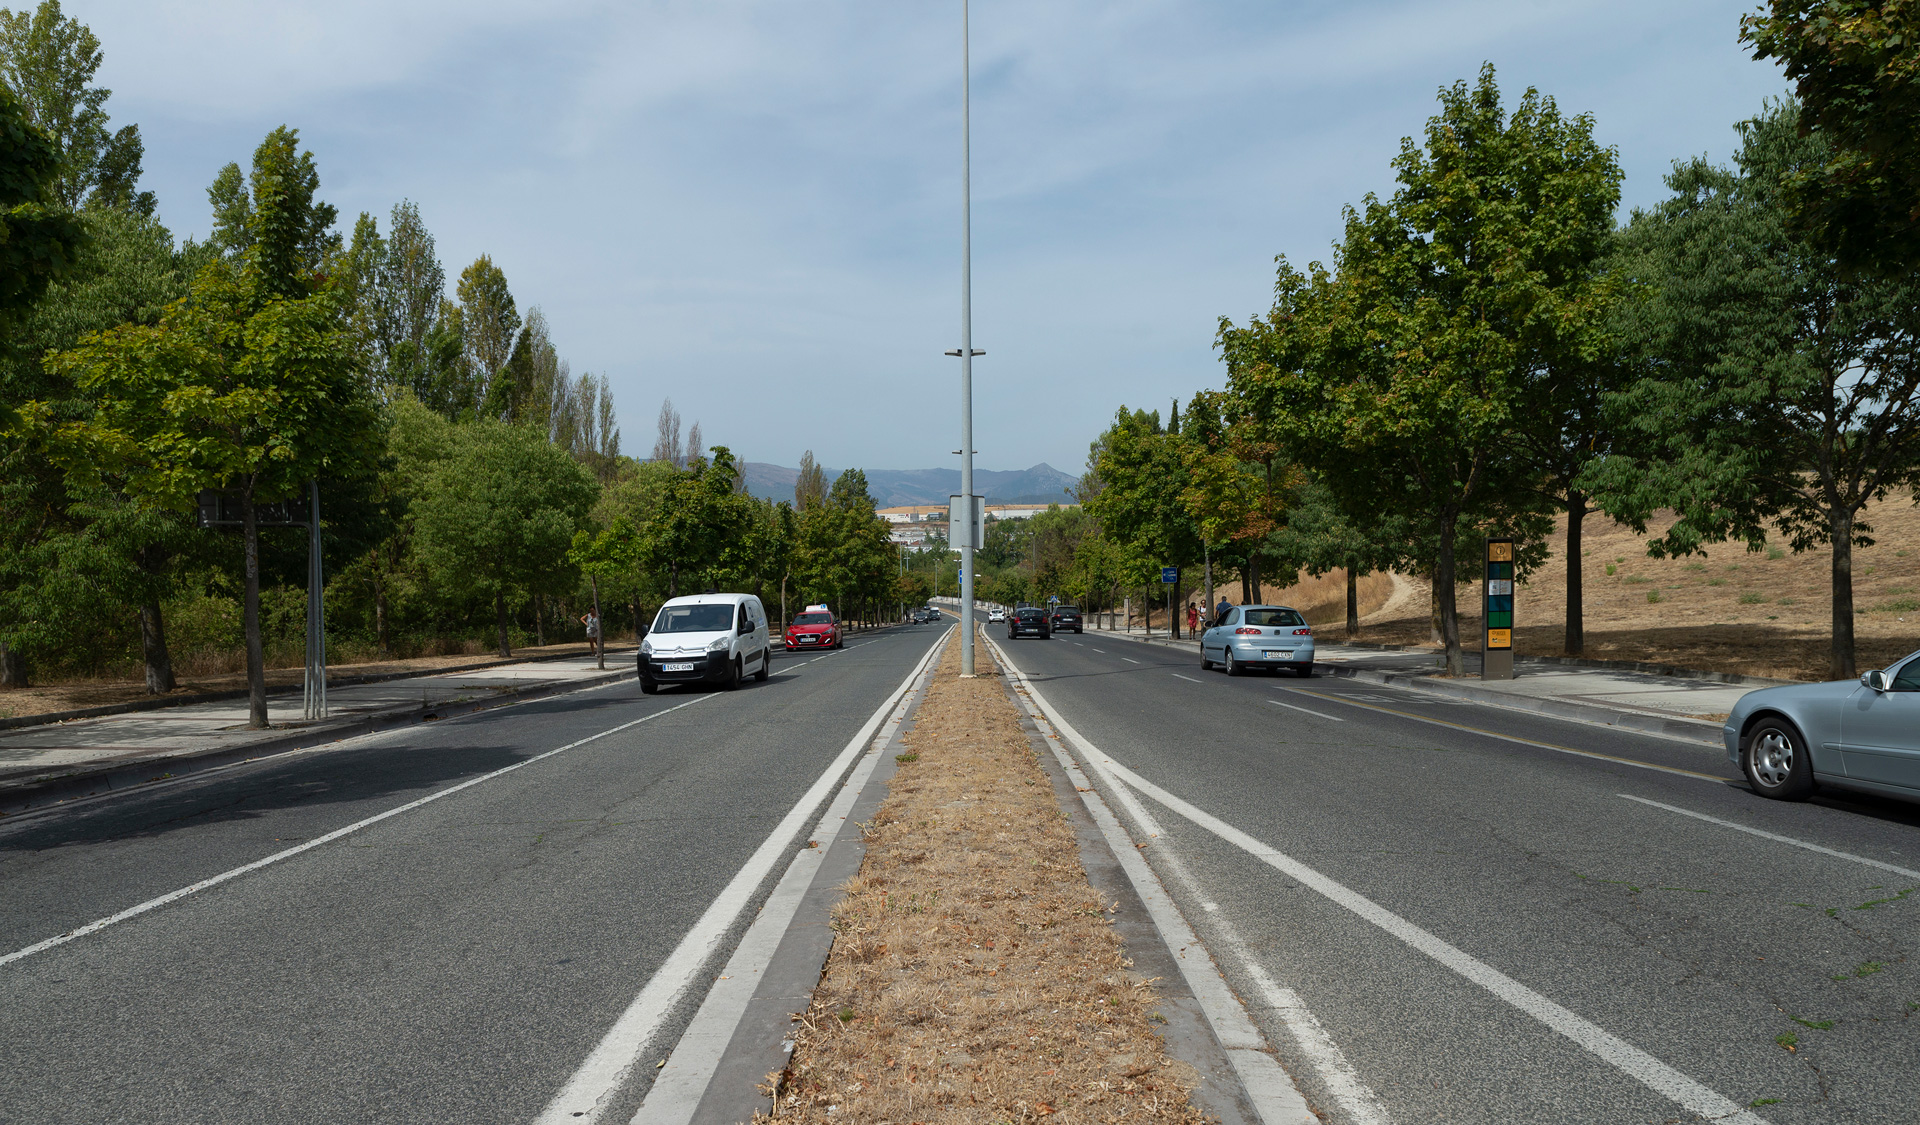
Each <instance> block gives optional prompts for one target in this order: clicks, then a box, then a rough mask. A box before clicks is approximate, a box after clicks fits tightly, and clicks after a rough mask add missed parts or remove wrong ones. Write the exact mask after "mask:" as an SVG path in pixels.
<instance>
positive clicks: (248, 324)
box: [38, 127, 378, 727]
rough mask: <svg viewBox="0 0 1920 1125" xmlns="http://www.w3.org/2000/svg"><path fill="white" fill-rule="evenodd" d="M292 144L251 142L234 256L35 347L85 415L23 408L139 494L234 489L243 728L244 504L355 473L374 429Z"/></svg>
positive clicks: (251, 577) (255, 606) (251, 640)
mask: <svg viewBox="0 0 1920 1125" xmlns="http://www.w3.org/2000/svg"><path fill="white" fill-rule="evenodd" d="M298 146H299V136H298V134H297V133H295V132H294V131H293V130H291V129H288V128H285V127H282V128H279V129H276V130H274V131H273V132H272V133H269V134H268V135H267V138H266V140H264V141H263V142H261V145H260V147H259V149H258V150H257V151H256V152H255V153H254V160H253V174H252V177H251V181H250V186H251V194H250V197H249V199H248V201H247V202H248V206H247V207H246V208H245V214H246V221H247V227H246V229H245V231H244V232H243V235H241V236H239V237H236V238H235V239H234V240H233V241H234V242H236V243H239V244H243V245H244V246H245V249H244V251H243V252H242V257H241V258H240V259H239V260H238V261H233V260H228V259H223V260H220V261H216V262H213V263H210V264H208V265H207V266H206V267H205V268H203V269H202V270H201V272H200V274H199V276H198V277H197V278H195V280H194V282H193V285H192V288H191V290H190V294H189V296H188V298H187V299H186V300H185V301H183V302H179V303H176V304H174V305H171V306H169V307H168V308H167V309H166V311H165V312H164V313H163V314H162V315H161V317H160V320H159V323H157V324H154V325H143V324H137V323H133V324H124V325H121V326H119V327H117V328H113V329H109V330H107V331H104V332H98V333H94V334H92V335H89V336H87V337H86V338H84V339H82V340H81V341H80V342H79V344H78V345H77V346H75V347H74V348H72V349H71V350H69V351H66V352H62V353H59V354H57V355H55V356H53V357H51V358H50V359H49V361H48V362H49V365H50V366H51V367H52V368H53V369H55V370H56V371H58V372H59V373H61V374H63V375H65V376H66V377H68V378H71V379H73V380H74V382H75V383H76V385H78V387H79V388H80V389H81V390H82V391H83V392H85V393H86V394H88V395H89V396H90V397H91V398H92V400H93V402H94V403H95V412H94V414H93V416H92V417H90V418H86V419H77V420H74V421H71V422H66V423H60V422H58V420H57V419H56V418H53V417H52V416H51V414H50V412H49V411H47V410H46V409H45V406H44V404H39V406H40V409H39V410H38V413H39V415H40V419H41V421H42V423H43V424H48V425H50V426H51V428H52V429H53V431H54V442H55V445H56V447H57V448H58V449H60V450H61V451H62V452H61V456H62V458H63V460H64V461H65V462H66V463H67V464H69V465H75V464H87V463H93V464H96V465H103V466H107V467H109V468H110V469H111V470H112V471H114V472H115V473H116V474H118V475H119V476H120V477H121V478H122V479H123V480H124V481H125V488H126V491H127V492H128V494H129V495H132V496H134V497H137V498H139V499H140V500H141V501H142V502H143V503H144V504H147V505H148V506H151V507H161V508H171V509H174V510H176V511H185V510H188V509H190V507H191V506H192V505H193V503H194V497H195V494H196V493H197V492H198V491H199V490H201V489H204V488H221V487H224V488H230V489H233V490H235V491H236V492H237V493H238V495H239V500H240V509H241V517H242V540H243V549H244V555H245V559H244V569H245V587H246V589H245V622H246V624H245V628H246V646H247V680H248V691H249V716H250V722H251V724H252V725H253V726H256V727H264V726H265V725H266V722H267V702H266V675H265V663H264V658H263V654H262V651H261V635H260V565H259V560H260V555H259V526H258V518H257V504H258V502H260V501H262V500H277V499H285V498H290V497H295V496H298V495H300V494H301V493H302V491H303V488H304V485H305V484H306V482H307V481H308V480H310V479H313V478H316V477H321V476H329V477H336V478H353V477H359V476H363V475H364V474H365V473H367V472H368V471H369V470H370V459H369V456H368V455H369V453H370V452H371V450H370V448H369V447H370V443H371V442H372V441H373V440H375V439H376V437H377V434H378V429H377V426H376V419H375V414H374V410H373V406H372V403H371V401H370V400H369V399H368V397H367V395H366V393H365V383H364V381H363V378H362V376H361V373H360V371H359V369H358V367H357V364H356V360H357V358H358V353H357V350H356V348H355V346H354V339H353V334H352V331H351V328H350V326H349V324H348V320H347V317H348V313H349V309H348V308H347V307H346V304H345V302H344V301H343V300H342V299H341V297H340V294H339V292H338V289H337V287H336V286H335V285H334V284H333V283H332V282H331V281H330V280H329V279H328V278H327V276H326V275H325V274H324V273H322V272H320V270H319V267H320V266H321V265H322V264H323V262H322V261H321V260H319V259H317V258H315V257H314V256H313V252H314V248H315V247H316V245H325V244H327V240H326V239H325V237H324V236H322V237H320V238H316V236H315V233H314V224H315V222H316V218H315V216H316V215H317V214H322V213H324V214H331V213H332V209H331V208H328V207H325V206H324V205H321V204H318V203H317V202H316V201H315V200H314V198H313V193H314V190H315V189H316V188H317V186H318V176H317V174H315V172H314V170H313V160H312V154H311V153H302V152H300V151H299V147H298Z"/></svg>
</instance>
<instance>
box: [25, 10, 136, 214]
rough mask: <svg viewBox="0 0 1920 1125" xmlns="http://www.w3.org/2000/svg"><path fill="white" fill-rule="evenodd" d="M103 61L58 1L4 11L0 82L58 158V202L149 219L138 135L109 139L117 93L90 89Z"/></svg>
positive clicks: (131, 129) (91, 38)
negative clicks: (110, 102) (113, 98)
mask: <svg viewBox="0 0 1920 1125" xmlns="http://www.w3.org/2000/svg"><path fill="white" fill-rule="evenodd" d="M100 58H101V56H100V40H99V39H98V38H97V37H96V36H95V35H94V34H93V32H92V31H90V30H88V29H87V26H86V25H85V24H83V23H81V22H80V21H78V20H75V19H69V18H67V17H66V16H65V15H63V14H62V13H61V11H60V2H59V0H42V3H41V4H40V6H39V7H38V8H37V9H35V10H34V11H33V12H32V13H31V14H29V13H27V12H24V11H21V12H13V11H9V10H7V9H5V8H0V81H4V82H5V83H6V86H7V88H8V89H10V90H12V91H13V93H14V95H15V96H17V97H18V98H19V99H20V100H21V102H22V104H23V105H24V107H25V109H26V112H27V119H28V120H29V121H31V122H32V123H33V124H34V125H35V126H37V127H38V128H39V129H40V131H41V132H42V133H44V134H45V135H46V137H47V139H48V140H50V141H52V142H53V146H54V150H55V151H56V152H57V153H58V154H59V159H60V175H59V178H58V179H57V180H56V181H55V182H54V186H53V196H54V199H55V200H56V201H58V202H59V203H60V205H61V206H63V207H65V208H66V209H67V210H69V211H74V210H78V209H79V208H80V207H81V206H82V204H85V205H87V206H91V207H113V208H118V209H121V210H127V211H133V212H136V213H138V214H141V215H151V214H153V207H154V199H153V193H152V192H150V191H137V190H136V187H137V186H138V183H139V180H140V164H141V160H142V158H143V157H144V156H145V154H146V146H145V145H144V144H143V143H142V142H141V140H140V127H139V126H137V125H125V126H122V127H121V128H120V129H119V130H118V131H116V132H109V131H108V127H107V111H106V102H107V99H108V98H109V97H111V96H112V95H113V91H111V90H108V89H106V88H105V87H102V86H94V85H91V83H92V81H93V76H94V73H95V72H96V71H98V70H99V69H100Z"/></svg>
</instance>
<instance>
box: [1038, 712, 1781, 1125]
mask: <svg viewBox="0 0 1920 1125" xmlns="http://www.w3.org/2000/svg"><path fill="white" fill-rule="evenodd" d="M1022 679H1023V680H1025V677H1024V676H1023V677H1022ZM1026 686H1027V691H1028V695H1029V697H1030V698H1031V699H1032V700H1033V701H1034V703H1035V704H1036V705H1038V706H1039V707H1040V708H1041V709H1042V710H1043V711H1044V712H1046V715H1047V717H1048V718H1049V719H1051V720H1052V721H1053V726H1054V729H1055V730H1056V731H1058V732H1059V733H1060V734H1061V736H1062V737H1063V738H1070V739H1071V740H1072V741H1073V742H1074V743H1075V744H1076V745H1077V746H1079V747H1080V749H1081V750H1082V752H1083V753H1085V754H1086V755H1087V760H1088V763H1089V764H1090V765H1092V766H1093V767H1094V768H1095V769H1096V770H1097V771H1099V772H1101V773H1103V774H1104V775H1106V776H1108V777H1111V778H1113V779H1114V780H1115V781H1116V782H1124V783H1125V784H1126V785H1128V786H1131V787H1133V788H1135V789H1138V790H1139V791H1140V792H1142V793H1144V794H1146V795H1147V796H1149V797H1151V798H1153V799H1154V800H1155V801H1158V802H1159V803H1160V804H1162V805H1165V806H1166V807H1167V808H1169V809H1172V810H1173V811H1174V812H1176V813H1178V814H1179V815H1180V816H1182V817H1185V818H1186V819H1188V820H1190V821H1192V822H1193V823H1194V824H1197V825H1199V826H1200V827H1202V828H1205V829H1206V830H1207V831H1209V832H1212V833H1213V834H1214V835H1216V836H1218V837H1220V838H1221V839H1223V840H1226V841H1227V842H1229V843H1231V844H1234V845H1235V846H1237V847H1239V848H1240V849H1241V850H1243V851H1245V852H1246V853H1247V854H1249V855H1252V856H1253V857H1255V858H1256V859H1259V860H1261V861H1262V862H1264V863H1266V864H1267V865H1268V866H1270V867H1273V868H1274V869H1276V870H1278V871H1280V872H1282V873H1284V874H1286V875H1288V876H1289V877H1291V878H1292V879H1293V880H1294V881H1296V882H1298V883H1300V884H1301V885H1302V886H1305V887H1308V888H1310V889H1311V890H1313V891H1315V892H1317V893H1319V894H1320V895H1322V896H1323V897H1325V898H1327V899H1329V900H1331V901H1332V902H1334V903H1335V904H1337V905H1339V906H1342V907H1344V908H1346V909H1347V910H1350V911H1352V912H1353V913H1354V914H1357V915H1359V916H1360V917H1361V918H1364V919H1366V920H1367V921H1368V922H1371V923H1372V924H1373V925H1375V926H1377V927H1379V928H1380V929H1382V930H1385V931H1386V932H1387V933H1389V934H1392V935H1393V936H1394V937H1396V938H1398V939H1400V940H1401V941H1402V942H1404V943H1405V944H1407V945H1409V946H1411V947H1413V948H1414V949H1417V950H1419V951H1420V952H1421V953H1424V954H1426V955H1427V956H1428V957H1431V958H1432V959H1434V960H1435V961H1438V962H1440V964H1442V965H1445V966H1446V967H1447V968H1449V969H1451V970H1453V971H1454V972H1455V973H1458V974H1459V975H1460V976H1462V977H1465V978H1466V979H1467V980H1469V981H1472V982H1473V983H1475V984H1477V985H1479V986H1480V987H1482V988H1484V989H1486V990H1487V991H1489V992H1491V993H1493V994H1494V995H1495V996H1498V997H1499V998H1500V999H1502V1000H1505V1001H1506V1002H1507V1003H1509V1004H1511V1005H1513V1006H1514V1007H1516V1008H1518V1009H1520V1010H1521V1011H1522V1012H1525V1013H1526V1014H1527V1015H1530V1016H1532V1017H1533V1018H1534V1019H1536V1020H1539V1021H1540V1022H1541V1023H1543V1024H1546V1025H1547V1026H1548V1027H1550V1028H1552V1029H1553V1030H1554V1031H1557V1032H1559V1033H1560V1034H1561V1035H1564V1036H1566V1037H1567V1038H1568V1039H1570V1040H1572V1041H1573V1042H1574V1043H1576V1044H1578V1045H1579V1046H1581V1047H1583V1048H1585V1049H1586V1050H1587V1051H1589V1052H1591V1053H1592V1054H1594V1055H1595V1056H1597V1057H1598V1058H1599V1059H1601V1060H1602V1061H1603V1062H1605V1063H1607V1064H1608V1065H1610V1066H1612V1067H1614V1068H1615V1069H1617V1070H1619V1071H1620V1072H1622V1073H1623V1074H1626V1075H1627V1076H1629V1077H1631V1078H1633V1079H1635V1080H1637V1081H1639V1082H1640V1083H1642V1084H1643V1085H1645V1086H1647V1087H1648V1088H1649V1089H1651V1090H1653V1091H1655V1092H1656V1093H1659V1094H1662V1095H1664V1096H1665V1097H1667V1098H1670V1099H1672V1100H1673V1101H1675V1102H1677V1103H1679V1105H1680V1106H1682V1107H1683V1108H1685V1109H1687V1110H1688V1111H1690V1112H1692V1113H1695V1114H1698V1115H1700V1116H1702V1117H1709V1118H1712V1119H1714V1120H1716V1121H1725V1122H1732V1123H1734V1125H1766V1123H1765V1120H1764V1119H1763V1118H1761V1117H1758V1116H1756V1115H1755V1114H1753V1113H1750V1112H1748V1111H1747V1110H1746V1109H1743V1108H1742V1107H1740V1106H1739V1105H1737V1104H1735V1103H1734V1102H1733V1101H1731V1100H1729V1099H1728V1098H1727V1097H1725V1096H1724V1095H1722V1094H1720V1093H1717V1092H1716V1091H1714V1090H1711V1089H1709V1088H1707V1087H1706V1086H1703V1085H1701V1084H1700V1083H1698V1082H1695V1081H1694V1080H1693V1079H1691V1078H1689V1077H1687V1076H1686V1075H1684V1074H1682V1073H1680V1072H1679V1071H1678V1070H1675V1069H1674V1068H1673V1067H1671V1066H1668V1065H1667V1064H1666V1063H1664V1062H1661V1061H1660V1060H1659V1059H1657V1058H1654V1057H1653V1056H1652V1055H1650V1054H1648V1053H1647V1052H1645V1051H1643V1050H1641V1049H1640V1048H1638V1047H1636V1046H1634V1045H1633V1044H1631V1043H1628V1042H1627V1041H1625V1040H1624V1039H1620V1038H1619V1037H1617V1036H1615V1035H1613V1034H1612V1033H1610V1032H1608V1031H1606V1030H1605V1029H1604V1028H1602V1027H1600V1026H1599V1025H1598V1024H1596V1023H1593V1022H1592V1021H1591V1020H1588V1019H1585V1018H1584V1017H1582V1016H1579V1015H1576V1014H1574V1013H1573V1012H1572V1011H1569V1010H1568V1009H1566V1008H1564V1007H1562V1006H1560V1005H1559V1004H1556V1003H1554V1002H1553V1001H1551V1000H1549V999H1547V998H1546V997H1545V996H1542V995H1540V994H1539V993H1538V992H1535V991H1534V990H1532V989H1531V988H1528V987H1527V986H1526V985H1523V984H1521V983H1520V982H1519V981H1516V980H1514V979H1513V978H1512V977H1509V976H1507V975H1506V974H1505V973H1502V972H1501V971H1499V970H1498V969H1495V968H1494V967H1493V966H1491V965H1488V964H1487V963H1486V962H1484V961H1481V960H1479V959H1478V958H1476V957H1473V956H1472V955H1470V954H1468V953H1466V952H1465V951H1463V950H1461V949H1459V948H1457V947H1455V946H1453V945H1451V944H1449V943H1447V942H1445V941H1443V940H1441V939H1440V938H1439V937H1437V936H1435V935H1434V934H1432V933H1429V932H1428V931H1426V930H1424V929H1422V928H1420V927H1419V926H1416V925H1414V924H1413V923H1412V922H1409V921H1408V920H1406V919H1405V918H1402V917H1400V916H1399V915H1398V914H1395V913H1393V912H1392V911H1390V910H1387V909H1386V908H1385V907H1383V906H1381V905H1379V904H1378V903H1376V902H1374V901H1373V900H1371V899H1369V898H1367V897H1366V896H1364V895H1361V894H1359V893H1358V892H1356V891H1353V890H1351V889H1349V888H1348V887H1346V886H1345V885H1343V884H1341V883H1338V882H1336V881H1334V880H1333V879H1330V878H1328V877H1327V876H1325V875H1322V874H1321V873H1320V872H1319V871H1317V870H1315V869H1314V868H1311V867H1308V866H1307V865H1306V864H1304V863H1301V862H1300V861H1299V860H1297V859H1294V858H1293V857H1292V856H1290V855H1287V854H1286V853H1285V852H1282V851H1281V850H1280V849H1278V848H1275V847H1273V846H1271V845H1269V844H1265V843H1262V842H1261V841H1260V840H1257V839H1255V838H1254V837H1252V836H1250V835H1248V834H1247V833H1245V832H1243V831H1241V830H1240V829H1238V828H1235V827H1234V826H1233V825H1231V824H1228V823H1227V822H1226V821H1224V820H1221V819H1220V818H1219V817H1216V816H1214V815H1212V814H1211V813H1208V812H1205V811H1203V810H1201V809H1199V808H1197V807H1195V806H1194V805H1192V804H1189V803H1188V802H1186V801H1183V800H1181V799H1180V798H1179V797H1176V796H1174V795H1173V794H1172V793H1169V792H1167V791H1166V790H1165V789H1162V788H1160V787H1159V786H1158V785H1155V784H1153V783H1152V782H1150V781H1148V780H1147V779H1146V778H1143V777H1141V776H1140V775H1139V774H1136V773H1134V772H1133V771H1132V770H1130V769H1128V768H1127V767H1125V766H1123V765H1121V764H1120V763H1119V762H1116V761H1114V760H1113V759H1112V758H1111V757H1110V756H1108V755H1107V754H1106V753H1105V752H1104V751H1102V750H1100V749H1099V748H1098V747H1096V746H1094V745H1093V744H1092V743H1091V742H1089V741H1087V739H1086V738H1085V737H1083V736H1082V735H1081V734H1080V732H1079V731H1077V730H1075V729H1074V728H1073V725H1072V724H1071V723H1069V722H1067V721H1066V719H1065V718H1064V717H1062V716H1061V715H1060V713H1059V712H1058V711H1057V710H1056V709H1055V708H1054V707H1053V706H1052V704H1050V703H1048V702H1047V701H1046V698H1045V697H1044V696H1042V695H1041V694H1040V692H1039V691H1038V690H1037V689H1036V688H1035V687H1034V686H1033V683H1032V682H1031V681H1026Z"/></svg>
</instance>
